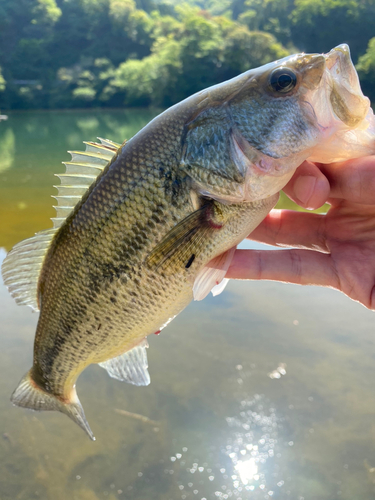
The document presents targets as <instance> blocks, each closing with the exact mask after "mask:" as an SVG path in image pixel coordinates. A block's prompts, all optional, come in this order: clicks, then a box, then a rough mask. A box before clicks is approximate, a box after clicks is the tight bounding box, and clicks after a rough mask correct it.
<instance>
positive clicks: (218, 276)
mask: <svg viewBox="0 0 375 500" xmlns="http://www.w3.org/2000/svg"><path fill="white" fill-rule="evenodd" d="M235 251H236V247H232V248H230V249H229V250H227V251H226V252H224V253H222V254H220V255H218V256H217V257H215V258H214V259H213V260H211V262H210V263H209V266H205V267H204V268H203V269H202V270H201V271H200V272H199V273H198V276H197V277H196V278H195V281H194V286H193V295H194V300H203V299H204V298H205V297H206V296H207V295H208V294H209V293H210V292H212V295H214V296H215V295H219V294H220V293H221V292H222V291H223V290H224V288H225V287H226V285H227V283H228V281H229V280H228V279H226V278H225V275H226V272H227V271H228V269H229V266H230V264H231V262H232V259H233V255H234V252H235Z"/></svg>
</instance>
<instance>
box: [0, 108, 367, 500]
mask: <svg viewBox="0 0 375 500" xmlns="http://www.w3.org/2000/svg"><path fill="white" fill-rule="evenodd" d="M154 114H155V113H153V112H152V111H145V110H142V111H134V110H132V111H131V112H130V111H90V112H79V111H75V112H53V113H47V112H32V113H31V112H30V113H12V114H10V115H9V119H8V121H6V122H0V247H2V248H3V249H4V250H1V251H0V260H2V259H3V258H4V256H5V250H9V249H10V248H11V246H12V245H13V244H15V243H16V242H17V241H19V240H21V239H23V238H26V237H28V236H31V235H32V234H33V233H35V232H36V231H38V230H40V229H44V228H47V227H50V226H51V222H50V221H49V218H50V217H52V216H54V210H53V209H52V203H53V201H52V199H51V198H50V196H51V194H53V193H54V191H55V190H54V189H53V188H52V185H53V184H56V183H58V179H56V178H54V177H53V174H54V173H59V172H62V171H63V166H62V165H61V164H60V162H61V161H63V160H68V159H69V155H67V154H66V150H67V149H70V150H74V149H81V148H82V141H83V140H93V139H95V137H96V136H101V137H108V138H111V139H113V140H115V141H118V142H122V141H123V140H124V139H125V138H127V137H131V135H133V134H134V133H135V132H136V131H137V130H138V129H139V128H140V127H141V126H142V125H144V124H145V123H147V121H149V120H150V119H151V118H152V117H153V116H154ZM0 318H1V319H0V372H1V374H0V500H15V499H20V500H21V499H22V500H32V499H46V500H47V499H48V500H65V499H75V500H97V499H107V500H115V499H126V500H179V499H182V500H184V499H186V500H190V499H194V500H195V499H197V500H216V499H236V500H248V499H250V500H252V499H255V500H260V499H271V498H272V499H273V498H275V499H280V500H283V499H291V500H341V499H344V500H373V499H374V498H375V470H374V471H372V470H371V468H372V467H375V389H374V381H375V333H374V315H373V313H371V312H369V311H367V310H365V309H364V308H363V307H362V306H360V305H358V304H356V303H354V302H351V301H350V300H349V299H347V298H346V297H344V296H343V295H340V294H339V293H337V292H335V291H333V290H328V289H318V288H314V287H304V288H298V287H296V286H292V285H285V284H276V283H269V282H264V283H256V282H251V283H243V282H231V283H230V284H229V285H228V287H227V289H226V290H225V292H224V293H223V294H222V295H219V296H218V297H215V298H213V297H212V296H210V297H208V298H207V299H205V300H204V301H203V302H197V303H193V304H191V305H190V306H189V307H188V308H187V309H186V310H185V311H184V312H183V313H181V314H180V315H179V316H178V317H177V318H176V319H175V320H174V321H173V322H172V323H171V324H170V325H169V326H168V327H167V328H166V329H165V330H163V332H162V334H161V335H159V336H152V338H150V337H149V343H150V348H149V350H148V357H149V371H150V375H151V380H152V383H151V385H150V386H149V387H146V388H142V387H134V386H131V385H128V384H125V383H121V382H118V381H116V380H113V379H110V378H109V377H108V375H107V373H106V372H105V371H104V370H103V369H101V368H100V367H98V366H90V367H89V368H88V369H86V370H85V372H84V373H83V374H82V375H81V377H80V378H79V381H78V393H79V397H80V399H81V402H82V404H83V406H84V408H85V411H86V415H87V418H88V421H89V422H90V425H91V427H92V429H93V431H94V434H95V435H96V438H97V441H96V442H91V441H90V440H89V439H88V438H87V436H85V434H84V433H83V432H82V431H81V430H80V429H79V428H78V426H76V425H74V424H73V423H72V422H71V421H70V420H69V419H68V418H66V417H65V416H64V415H62V414H58V413H55V412H51V413H49V412H45V413H40V414H39V413H34V412H29V411H26V410H23V409H20V408H15V407H13V406H12V405H11V403H10V401H9V396H10V394H11V392H12V391H13V390H14V388H15V387H16V385H17V383H18V381H19V379H20V378H21V376H22V375H23V374H24V373H25V372H26V371H27V370H28V369H29V368H30V366H31V363H32V346H33V337H34V331H35V325H36V321H37V315H36V314H32V312H31V310H30V309H29V308H26V307H19V306H16V304H15V302H14V301H13V299H12V298H11V297H10V295H9V294H8V292H7V290H6V288H5V287H4V286H3V285H2V284H1V287H0ZM277 367H279V372H277V373H278V374H279V378H271V377H270V374H271V373H272V372H274V371H275V370H276V369H277ZM280 372H282V374H280ZM285 372H286V373H285ZM116 410H126V411H128V412H131V413H135V414H139V415H143V416H146V417H148V418H149V419H151V420H152V422H149V421H144V420H141V419H139V418H136V417H134V416H133V417H132V416H129V415H124V414H121V412H120V413H119V412H118V411H116Z"/></svg>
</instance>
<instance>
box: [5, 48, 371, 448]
mask: <svg viewBox="0 0 375 500" xmlns="http://www.w3.org/2000/svg"><path fill="white" fill-rule="evenodd" d="M374 152H375V118H374V114H373V111H372V109H371V107H370V101H369V99H368V98H367V97H365V96H364V95H363V93H362V91H361V88H360V83H359V80H358V75H357V73H356V70H355V68H354V66H353V63H352V61H351V58H350V51H349V48H348V46H347V45H340V46H338V47H335V48H334V49H332V50H331V51H330V52H329V53H327V54H305V53H299V54H294V55H291V56H287V57H285V58H283V59H280V60H278V61H274V62H271V63H269V64H266V65H264V66H261V67H260V68H256V69H251V70H249V71H247V72H245V73H243V74H241V75H239V76H237V77H235V78H233V79H231V80H229V81H226V82H224V83H220V84H218V85H215V86H212V87H210V88H207V89H205V90H202V91H200V92H198V93H196V94H194V95H192V96H190V97H188V98H187V99H185V100H183V101H182V102H180V103H178V104H176V105H174V106H172V107H171V108H169V109H167V110H166V111H164V112H163V113H161V114H160V115H159V116H157V117H156V118H154V119H153V120H152V121H151V122H150V123H149V124H148V125H146V126H145V127H144V128H143V129H142V130H141V131H140V132H138V133H137V134H136V135H135V136H134V137H132V138H131V139H129V140H128V141H125V142H124V143H123V144H117V143H115V142H113V141H111V140H109V139H99V142H86V151H85V152H77V151H73V152H71V156H72V158H71V161H69V162H66V172H65V173H63V174H59V175H58V177H59V178H60V182H61V183H60V185H58V186H56V187H57V189H58V194H57V195H56V199H57V206H56V210H57V214H56V217H55V218H54V219H52V220H53V223H54V227H53V228H51V229H47V230H45V231H41V232H39V233H37V234H36V235H35V236H33V237H31V238H29V239H27V240H24V241H22V242H20V243H18V244H17V245H15V246H14V248H13V249H12V250H11V251H10V252H9V253H8V255H7V257H6V258H5V260H4V263H3V265H2V275H3V278H4V283H5V284H6V286H7V287H8V289H9V291H10V293H11V295H12V296H13V297H14V298H15V300H16V302H17V303H18V304H23V305H28V306H30V307H31V308H33V309H34V310H36V311H40V314H39V320H38V324H37V328H36V334H35V342H34V358H33V365H32V368H31V369H30V370H29V372H28V373H27V374H26V375H25V376H24V377H23V378H22V379H21V381H20V383H19V385H18V387H17V388H16V389H15V391H14V392H13V394H12V396H11V401H12V402H13V404H14V405H17V406H20V407H24V408H30V409H33V410H56V411H60V412H62V413H64V414H66V415H67V416H68V417H70V418H71V419H72V420H73V421H74V422H76V423H77V424H78V425H79V426H80V427H81V428H82V429H83V430H84V431H85V432H86V433H87V434H88V436H89V437H90V438H91V439H95V438H94V435H93V432H92V431H91V429H90V426H89V424H88V422H87V419H86V417H85V414H84V410H83V408H82V405H81V403H80V401H79V399H78V396H77V392H76V381H77V379H78V376H79V375H80V373H81V372H82V371H83V370H84V369H85V368H86V367H87V366H89V365H90V364H99V365H100V366H101V367H103V368H104V369H105V370H107V372H108V374H109V375H110V376H111V377H113V378H115V379H117V380H122V381H126V382H128V383H131V384H135V385H138V386H145V385H148V384H149V383H150V376H149V373H148V361H147V354H146V349H147V347H148V343H147V336H148V335H150V334H152V333H159V332H160V331H161V330H162V329H163V328H164V327H165V326H166V325H167V324H168V323H169V322H170V321H171V320H172V319H173V318H174V317H175V316H176V315H177V314H179V313H180V312H181V311H182V310H183V309H184V308H185V307H186V306H187V305H188V304H189V303H190V302H191V301H192V300H193V299H195V300H202V299H203V298H204V297H206V296H207V294H208V293H209V292H210V291H212V293H213V294H214V295H215V294H218V293H220V292H221V291H222V290H223V289H224V287H225V284H226V282H227V280H226V278H225V274H226V271H227V270H228V268H229V265H230V262H231V260H232V257H233V253H234V250H235V248H236V245H237V244H238V243H239V242H240V241H241V240H242V239H244V238H245V237H246V236H247V235H248V234H250V233H251V232H252V231H253V230H254V229H255V227H257V225H258V224H260V222H261V221H262V220H263V219H264V217H265V216H266V215H267V214H268V212H269V211H270V210H271V209H272V208H273V207H274V206H275V204H276V202H277V200H278V196H279V192H280V190H281V189H282V188H283V187H284V186H285V185H286V184H287V182H288V181H289V180H290V178H291V177H292V175H293V173H294V172H295V170H296V169H297V167H298V166H299V165H300V164H301V163H302V162H303V161H304V160H306V159H310V160H312V161H316V162H321V163H328V162H332V161H340V160H345V159H348V158H355V157H361V156H365V155H369V154H373V153H374Z"/></svg>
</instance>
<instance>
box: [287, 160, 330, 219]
mask: <svg viewBox="0 0 375 500" xmlns="http://www.w3.org/2000/svg"><path fill="white" fill-rule="evenodd" d="M283 191H284V192H285V193H286V194H287V195H288V196H289V198H290V199H291V200H293V201H294V202H295V203H297V205H300V206H301V207H303V208H307V209H310V210H315V209H317V208H319V207H321V206H322V205H324V203H325V202H326V201H327V198H328V196H329V192H330V185H329V182H328V179H327V177H326V176H325V175H324V174H323V173H322V172H321V171H320V170H319V168H318V167H317V166H316V165H315V164H314V163H311V162H308V161H305V162H304V163H302V165H300V166H299V167H298V168H297V170H296V172H295V173H294V175H293V177H292V178H291V180H290V181H289V182H288V184H287V185H286V186H285V188H284V189H283Z"/></svg>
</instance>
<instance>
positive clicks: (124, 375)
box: [99, 339, 150, 385]
mask: <svg viewBox="0 0 375 500" xmlns="http://www.w3.org/2000/svg"><path fill="white" fill-rule="evenodd" d="M147 347H148V342H147V340H146V339H143V340H142V342H140V343H139V344H138V345H137V346H135V347H133V349H130V351H127V352H125V353H124V354H121V356H117V357H116V358H112V359H108V360H107V361H104V362H103V363H99V366H101V367H102V368H104V369H105V370H107V372H108V375H109V376H110V377H112V378H115V379H117V380H121V381H123V382H128V383H129V384H134V385H149V383H150V375H149V373H148V370H147V368H148V362H147V353H146V348H147Z"/></svg>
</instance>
